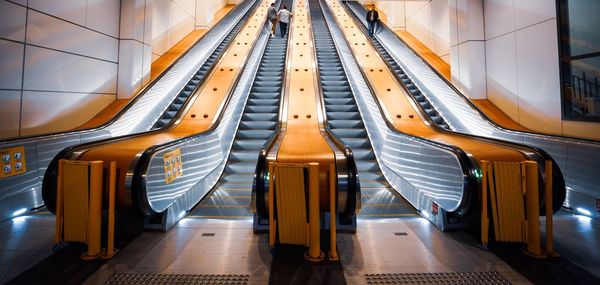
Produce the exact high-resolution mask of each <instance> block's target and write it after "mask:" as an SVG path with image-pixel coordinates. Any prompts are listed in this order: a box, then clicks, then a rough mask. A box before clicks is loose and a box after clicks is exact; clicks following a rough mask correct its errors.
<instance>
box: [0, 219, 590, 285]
mask: <svg viewBox="0 0 600 285" xmlns="http://www.w3.org/2000/svg"><path fill="white" fill-rule="evenodd" d="M44 213H45V212H42V214H35V215H32V216H26V217H19V218H16V219H13V220H9V221H4V222H1V223H0V272H2V273H0V284H2V283H5V282H7V281H8V280H10V279H12V277H14V276H16V275H17V274H19V273H21V272H23V271H24V270H26V269H27V268H29V267H31V266H32V265H34V264H36V263H37V262H39V261H41V260H42V259H44V258H46V257H47V256H49V255H51V254H52V246H53V236H54V216H53V215H51V214H44ZM213 234H214V235H213ZM599 239H600V221H599V220H593V219H589V218H585V217H582V216H576V215H571V214H568V213H566V212H560V213H559V214H557V215H556V216H555V244H556V250H557V251H558V252H559V253H560V254H561V255H562V256H563V257H565V258H566V259H568V260H570V261H571V262H573V263H575V264H577V265H578V266H580V267H581V268H583V269H585V270H587V271H588V272H591V273H592V274H596V275H599V274H600V242H599V241H598V240H599ZM582 241H583V242H582ZM338 248H339V252H340V256H341V261H342V266H343V268H344V275H345V278H346V280H347V281H348V284H361V283H364V280H365V279H364V278H365V274H378V273H415V272H473V271H497V272H500V273H501V274H502V275H503V276H504V278H506V279H507V280H508V281H510V282H512V283H514V284H528V283H529V282H528V281H527V280H526V279H525V278H524V277H523V276H521V275H520V274H519V273H517V272H516V271H515V270H514V269H513V268H511V267H509V266H508V265H507V264H506V263H504V262H503V261H502V260H500V259H499V258H498V257H496V256H495V255H493V254H492V253H491V252H488V251H484V250H482V249H480V248H479V247H477V243H476V241H475V240H474V239H473V238H472V237H471V236H469V235H468V234H467V233H464V232H461V231H454V232H447V233H444V232H441V231H439V230H438V229H437V228H435V227H434V226H433V225H432V224H431V223H429V222H427V221H425V220H424V219H421V218H418V217H407V218H399V219H398V218H396V219H368V220H359V222H358V231H357V233H356V234H347V233H344V234H339V235H338ZM271 260H272V255H271V251H270V249H269V246H268V239H267V235H266V234H254V233H253V230H252V222H251V220H248V219H245V220H206V219H194V218H186V219H183V220H182V221H181V222H179V223H178V224H177V225H176V226H175V227H174V228H173V229H172V230H170V231H169V232H167V233H155V232H146V233H143V234H142V235H141V236H140V237H138V238H136V239H135V240H134V241H133V242H132V243H130V244H129V245H128V246H127V247H126V248H124V249H123V250H122V251H121V252H119V253H118V254H117V255H116V256H115V257H114V258H113V259H112V260H110V261H109V262H107V263H106V264H104V265H103V266H102V267H101V268H100V270H98V271H97V272H96V273H94V274H93V275H92V276H91V277H90V278H89V279H88V280H87V282H86V284H102V283H104V282H105V281H106V280H108V279H109V278H110V276H111V275H112V274H113V273H128V272H135V273H181V274H190V273H193V274H249V275H250V284H266V283H267V282H268V280H269V273H270V268H271ZM599 277H600V276H599Z"/></svg>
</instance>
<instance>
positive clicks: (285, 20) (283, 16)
mask: <svg viewBox="0 0 600 285" xmlns="http://www.w3.org/2000/svg"><path fill="white" fill-rule="evenodd" d="M292 16H293V14H292V13H291V12H290V11H288V10H287V7H285V5H283V7H282V8H281V10H279V12H278V13H277V17H279V32H281V37H282V38H283V37H285V36H287V29H288V24H289V23H290V18H291V17H292Z"/></svg>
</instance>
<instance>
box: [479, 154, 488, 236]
mask: <svg viewBox="0 0 600 285" xmlns="http://www.w3.org/2000/svg"><path fill="white" fill-rule="evenodd" d="M489 164H490V163H489V162H488V161H482V162H481V173H482V175H481V186H482V189H481V243H483V246H484V247H487V244H488V242H489V233H490V229H489V226H490V221H489V219H488V208H487V207H488V203H487V192H488V185H487V183H488V179H487V175H488V171H489Z"/></svg>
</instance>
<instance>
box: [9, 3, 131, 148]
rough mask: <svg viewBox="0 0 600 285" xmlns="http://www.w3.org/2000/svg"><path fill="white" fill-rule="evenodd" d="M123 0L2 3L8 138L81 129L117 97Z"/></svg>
mask: <svg viewBox="0 0 600 285" xmlns="http://www.w3.org/2000/svg"><path fill="white" fill-rule="evenodd" d="M119 10H120V1H119V0H102V1H100V0H87V1H86V0H69V1H66V0H65V1H60V2H57V1H45V0H29V1H28V3H27V1H17V0H15V1H0V63H1V65H2V68H1V71H0V78H1V79H0V112H1V113H2V118H3V119H2V123H1V124H0V139H6V138H15V137H18V136H30V135H35V134H40V133H48V132H55V131H60V130H65V129H69V128H73V127H76V126H77V125H79V124H81V123H83V122H85V121H87V120H89V119H90V118H92V117H93V116H94V115H95V114H96V113H97V112H98V111H100V110H102V109H103V108H104V107H105V106H107V105H108V104H109V103H110V102H112V101H113V100H114V99H115V97H116V93H117V70H118V59H119V51H118V49H119V39H118V37H119Z"/></svg>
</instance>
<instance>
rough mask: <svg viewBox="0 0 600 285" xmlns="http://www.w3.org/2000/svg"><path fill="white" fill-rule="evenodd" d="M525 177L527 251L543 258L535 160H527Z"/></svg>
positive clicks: (531, 254) (533, 255)
mask: <svg viewBox="0 0 600 285" xmlns="http://www.w3.org/2000/svg"><path fill="white" fill-rule="evenodd" d="M523 164H524V165H525V177H526V178H525V179H526V185H527V190H526V191H527V195H526V196H525V204H526V215H527V235H526V236H527V248H526V250H525V253H526V254H528V255H530V256H532V257H536V258H543V257H545V255H544V254H543V252H542V246H541V240H540V239H541V237H540V207H539V192H538V189H539V188H538V166H537V163H536V162H535V161H525V162H523Z"/></svg>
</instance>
